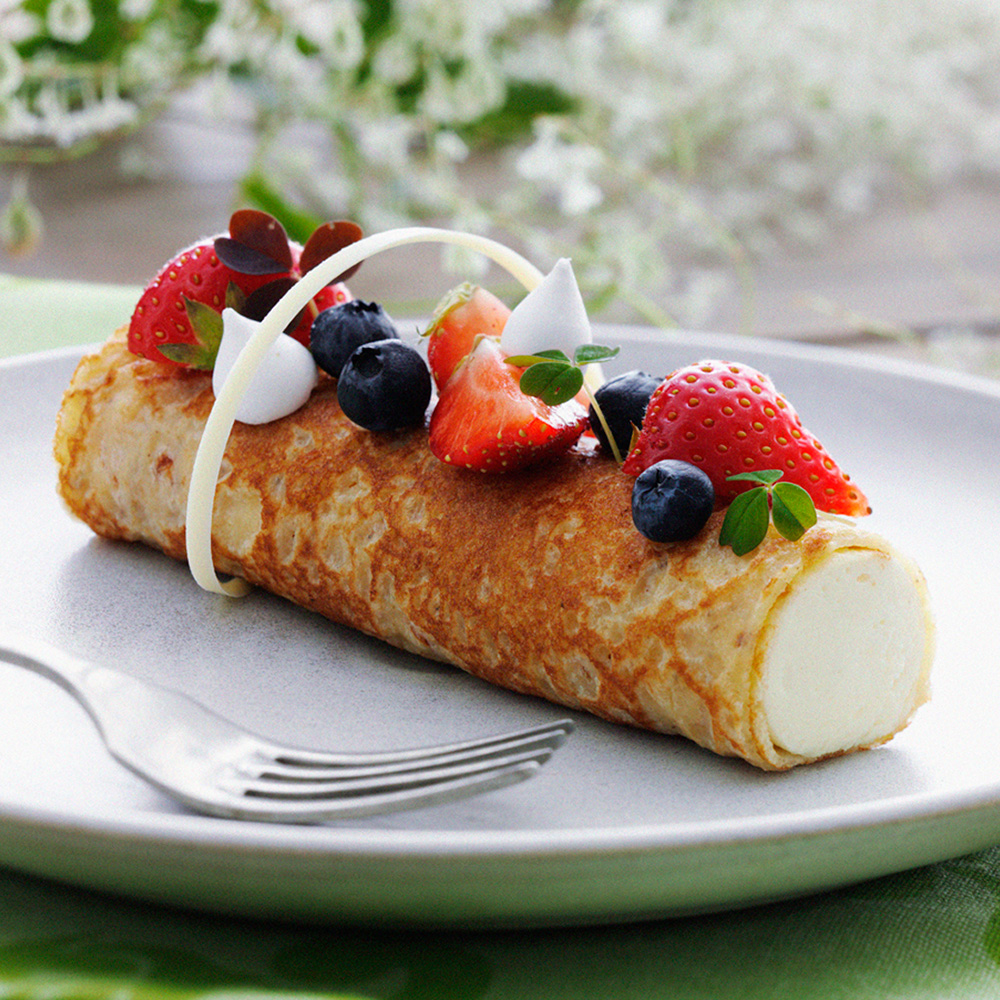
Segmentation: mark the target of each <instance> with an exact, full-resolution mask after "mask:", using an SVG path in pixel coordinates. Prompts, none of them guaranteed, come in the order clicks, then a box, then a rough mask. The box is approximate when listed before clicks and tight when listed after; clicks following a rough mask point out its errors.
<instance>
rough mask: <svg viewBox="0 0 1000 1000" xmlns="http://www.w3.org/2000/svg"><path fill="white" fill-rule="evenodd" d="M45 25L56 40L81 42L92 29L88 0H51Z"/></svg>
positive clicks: (92, 20)
mask: <svg viewBox="0 0 1000 1000" xmlns="http://www.w3.org/2000/svg"><path fill="white" fill-rule="evenodd" d="M45 25H46V27H47V28H48V29H49V34H50V35H52V37H53V38H55V39H56V40H57V41H60V42H71V43H74V44H75V43H78V42H82V41H83V40H84V39H85V38H87V36H88V35H89V34H90V33H91V31H93V30H94V15H93V12H92V11H91V9H90V2H89V0H51V3H50V4H49V9H48V11H47V12H46V15H45Z"/></svg>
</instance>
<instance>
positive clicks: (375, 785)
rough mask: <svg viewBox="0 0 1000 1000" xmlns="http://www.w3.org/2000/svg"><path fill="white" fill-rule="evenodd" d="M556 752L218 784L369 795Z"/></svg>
mask: <svg viewBox="0 0 1000 1000" xmlns="http://www.w3.org/2000/svg"><path fill="white" fill-rule="evenodd" d="M553 753H554V748H553V747H539V748H535V749H532V750H523V751H520V752H512V753H509V754H506V755H504V756H502V757H499V758H486V759H485V760H479V759H474V760H471V761H465V762H461V763H458V764H431V765H427V766H425V767H422V768H417V769H410V770H406V771H400V772H398V773H397V772H392V771H389V772H384V771H379V772H375V773H364V772H361V773H358V772H354V771H352V772H349V773H348V774H347V775H344V776H336V777H331V778H326V779H318V780H316V781H301V780H293V781H288V780H286V779H284V778H280V777H278V778H275V777H273V776H270V775H260V776H257V775H252V776H250V777H248V778H244V777H242V776H240V775H239V774H238V773H236V774H229V775H221V776H220V777H219V779H218V783H219V785H220V786H221V787H223V788H225V789H227V790H228V791H235V792H237V793H238V794H241V795H249V796H253V797H255V798H267V799H287V800H293V799H300V800H306V799H329V800H331V801H332V800H335V799H338V798H349V797H351V796H356V795H370V794H373V793H375V792H377V791H379V790H383V789H389V790H391V789H404V788H416V787H427V786H430V785H434V784H439V783H441V782H446V781H451V780H453V779H457V778H463V777H469V776H472V775H476V774H484V773H489V772H492V771H497V770H499V769H501V768H507V767H513V766H516V765H518V764H523V763H529V762H532V761H536V762H537V763H538V764H544V763H545V761H547V760H548V759H549V757H551V756H552V754H553Z"/></svg>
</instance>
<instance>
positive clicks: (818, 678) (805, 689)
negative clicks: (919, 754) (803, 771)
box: [760, 549, 927, 757]
mask: <svg viewBox="0 0 1000 1000" xmlns="http://www.w3.org/2000/svg"><path fill="white" fill-rule="evenodd" d="M926 642H927V639H926V626H925V609H924V602H923V597H922V593H921V591H920V589H919V586H918V584H917V582H916V580H915V579H914V578H913V576H912V575H911V574H910V572H909V571H908V569H907V567H906V565H905V564H904V563H902V562H901V561H899V560H897V559H892V558H890V557H889V556H888V555H886V554H885V553H881V552H876V551H872V550H868V549H846V550H839V551H837V552H834V553H832V554H831V555H830V556H829V557H828V558H826V559H824V560H823V561H822V562H821V563H819V564H818V565H817V566H815V567H813V568H812V569H810V570H809V571H807V572H806V573H805V574H804V575H803V576H802V577H800V578H799V579H798V580H797V581H796V585H795V586H794V587H793V588H792V589H791V591H790V592H789V594H788V595H787V596H786V597H785V598H783V599H782V602H781V604H780V605H779V606H778V607H777V608H776V609H775V612H774V615H773V620H772V622H771V628H770V629H769V633H768V635H767V638H766V650H765V653H764V657H763V661H762V664H761V674H760V701H761V706H762V708H763V712H764V718H765V719H766V720H767V724H768V726H769V728H770V731H771V736H772V739H773V741H774V743H775V745H776V746H779V747H781V748H782V749H784V750H787V751H788V752H790V753H794V754H801V755H802V756H804V757H822V756H824V755H827V754H832V753H836V752H838V751H843V750H849V749H853V748H855V747H863V746H866V745H869V744H871V743H874V742H878V741H880V740H882V739H884V738H885V737H887V736H889V735H891V734H892V733H894V732H895V731H896V730H897V729H899V728H900V727H901V726H902V725H903V723H904V722H905V721H906V720H907V718H908V717H909V715H910V713H911V712H912V711H913V710H914V709H915V708H916V707H917V705H918V704H919V703H920V700H921V698H920V697H919V691H918V685H920V684H922V683H923V681H922V680H921V676H922V673H923V666H924V658H925V652H926Z"/></svg>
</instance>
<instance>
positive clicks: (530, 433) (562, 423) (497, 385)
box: [430, 336, 587, 472]
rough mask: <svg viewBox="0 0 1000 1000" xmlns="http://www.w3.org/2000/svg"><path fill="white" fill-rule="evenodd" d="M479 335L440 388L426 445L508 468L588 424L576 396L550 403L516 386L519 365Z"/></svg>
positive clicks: (484, 465)
mask: <svg viewBox="0 0 1000 1000" xmlns="http://www.w3.org/2000/svg"><path fill="white" fill-rule="evenodd" d="M504 358H505V355H504V353H503V351H501V349H500V345H499V344H498V343H497V341H496V339H495V338H493V337H486V336H481V337H480V338H479V339H478V340H477V342H476V344H475V346H474V347H473V349H472V351H471V352H470V353H469V354H468V355H467V356H466V357H465V359H464V360H463V361H462V362H461V363H460V364H459V365H458V367H457V368H456V369H455V371H454V372H453V373H452V375H451V377H450V378H449V379H448V381H447V383H446V384H445V385H444V387H443V388H442V390H441V395H440V398H439V399H438V402H437V405H436V406H435V408H434V411H433V413H432V414H431V422H430V447H431V451H432V452H433V453H434V455H436V456H437V457H438V458H439V459H441V460H442V461H443V462H449V463H451V464H452V465H459V466H462V467H464V468H468V469H476V470H478V471H480V472H510V471H512V470H514V469H520V468H523V467H524V466H526V465H530V464H531V463H533V462H537V461H539V460H541V459H543V458H544V457H545V456H547V455H551V454H555V453H557V452H561V451H565V450H566V449H567V448H569V447H570V446H571V445H572V444H573V443H574V442H575V441H576V440H577V439H578V438H579V437H580V434H581V433H582V432H583V430H584V428H585V427H586V425H587V411H586V409H585V408H584V407H583V406H581V405H580V404H579V403H578V402H577V401H576V400H575V399H572V400H570V401H569V402H567V403H561V404H560V405H558V406H549V405H548V404H547V403H543V402H542V401H541V400H540V399H538V398H537V397H534V396H528V395H525V394H524V393H523V392H521V389H520V386H519V385H518V379H519V378H520V376H521V372H522V371H523V369H521V368H517V367H515V366H514V365H509V364H507V362H506V361H505V360H504Z"/></svg>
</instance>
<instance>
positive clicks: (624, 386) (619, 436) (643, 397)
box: [590, 371, 663, 456]
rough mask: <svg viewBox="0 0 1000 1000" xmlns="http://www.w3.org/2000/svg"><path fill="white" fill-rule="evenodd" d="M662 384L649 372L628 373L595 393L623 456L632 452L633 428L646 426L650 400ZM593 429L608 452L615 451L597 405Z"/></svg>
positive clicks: (612, 380) (593, 415)
mask: <svg viewBox="0 0 1000 1000" xmlns="http://www.w3.org/2000/svg"><path fill="white" fill-rule="evenodd" d="M662 381H663V379H659V378H654V377H653V376H652V375H647V374H646V373H645V372H637V371H636V372H625V374H624V375H617V376H615V378H613V379H610V380H609V381H607V382H605V383H604V385H602V386H601V387H600V389H598V390H597V392H595V393H594V396H595V397H596V399H597V402H598V403H599V404H600V407H601V412H602V413H603V414H604V419H605V420H607V422H608V426H609V427H610V428H611V434H612V435H613V437H614V439H615V444H617V445H618V451H619V453H620V454H621V455H622V456H624V455H625V453H626V452H627V451H628V446H629V444H630V443H631V441H632V425H633V424H635V426H636V427H640V428H641V427H642V418H643V417H644V416H645V415H646V404H647V403H648V402H649V397H650V396H652V395H653V390H654V389H656V387H657V386H658V385H659V384H660V383H661V382H662ZM590 427H591V430H593V432H594V433H595V434H596V435H597V440H598V441H600V442H601V447H602V448H603V449H604V450H605V451H611V446H610V445H609V444H608V436H607V434H605V433H604V428H603V427H602V426H601V422H600V420H598V419H597V413H596V412H595V411H594V407H593V406H591V407H590Z"/></svg>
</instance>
